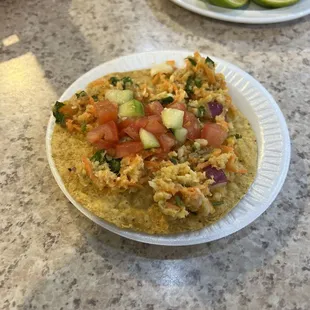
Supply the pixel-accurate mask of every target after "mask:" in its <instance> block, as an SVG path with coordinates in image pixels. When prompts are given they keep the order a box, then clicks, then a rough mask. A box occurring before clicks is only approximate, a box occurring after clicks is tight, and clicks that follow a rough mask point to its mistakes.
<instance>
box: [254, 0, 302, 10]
mask: <svg viewBox="0 0 310 310" xmlns="http://www.w3.org/2000/svg"><path fill="white" fill-rule="evenodd" d="M253 1H254V2H255V3H256V4H258V5H261V6H264V7H266V8H282V7H284V6H289V5H292V4H295V3H297V2H298V1H299V0H253Z"/></svg>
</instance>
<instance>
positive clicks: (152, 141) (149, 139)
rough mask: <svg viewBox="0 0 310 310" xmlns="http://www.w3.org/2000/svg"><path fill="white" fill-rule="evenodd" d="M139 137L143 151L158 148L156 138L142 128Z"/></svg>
mask: <svg viewBox="0 0 310 310" xmlns="http://www.w3.org/2000/svg"><path fill="white" fill-rule="evenodd" d="M139 136H140V139H141V142H142V144H143V147H144V148H145V149H152V148H153V147H160V144H159V142H158V140H157V139H156V137H155V136H154V135H153V134H152V133H150V132H148V131H146V130H145V129H143V128H141V129H140V131H139Z"/></svg>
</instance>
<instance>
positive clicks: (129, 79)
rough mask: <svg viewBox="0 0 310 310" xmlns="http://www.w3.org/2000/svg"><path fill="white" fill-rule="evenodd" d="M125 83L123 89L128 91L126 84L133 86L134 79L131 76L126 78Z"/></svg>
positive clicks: (124, 78)
mask: <svg viewBox="0 0 310 310" xmlns="http://www.w3.org/2000/svg"><path fill="white" fill-rule="evenodd" d="M122 81H123V89H126V84H127V83H129V84H130V85H132V84H133V82H132V79H131V78H130V77H129V76H125V77H123V78H122Z"/></svg>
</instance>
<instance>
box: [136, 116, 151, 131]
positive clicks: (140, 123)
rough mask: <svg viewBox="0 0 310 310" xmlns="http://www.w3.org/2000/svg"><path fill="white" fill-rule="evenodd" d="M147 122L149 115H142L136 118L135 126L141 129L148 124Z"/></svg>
mask: <svg viewBox="0 0 310 310" xmlns="http://www.w3.org/2000/svg"><path fill="white" fill-rule="evenodd" d="M147 122H148V118H147V117H140V118H138V119H136V121H135V122H134V127H135V128H136V129H137V130H138V131H139V130H140V128H144V127H145V126H146V124H147Z"/></svg>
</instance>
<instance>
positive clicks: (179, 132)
mask: <svg viewBox="0 0 310 310" xmlns="http://www.w3.org/2000/svg"><path fill="white" fill-rule="evenodd" d="M173 133H174V136H175V138H176V139H177V140H178V141H179V142H180V143H184V142H185V141H186V137H187V129H186V128H183V127H182V128H179V129H175V130H174V131H173Z"/></svg>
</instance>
